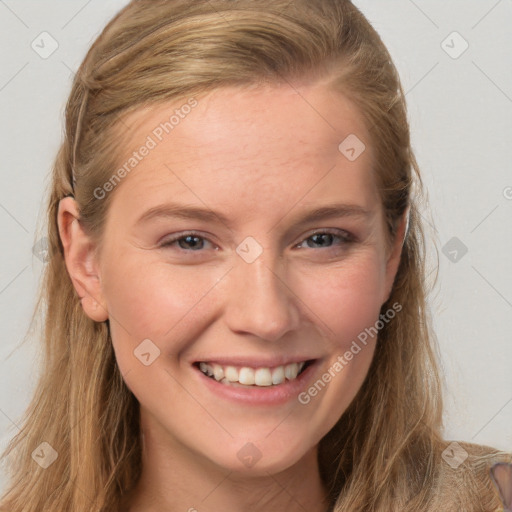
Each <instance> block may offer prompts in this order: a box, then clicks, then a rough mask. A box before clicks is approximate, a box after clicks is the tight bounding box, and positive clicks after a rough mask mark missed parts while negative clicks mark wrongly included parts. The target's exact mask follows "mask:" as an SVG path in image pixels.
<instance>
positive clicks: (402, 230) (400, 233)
mask: <svg viewBox="0 0 512 512" xmlns="http://www.w3.org/2000/svg"><path fill="white" fill-rule="evenodd" d="M409 212H410V206H408V207H407V209H406V210H405V212H404V214H403V216H402V218H401V219H400V222H399V224H398V227H397V230H396V234H395V239H394V240H393V244H392V246H391V248H390V249H388V251H387V261H386V289H385V290H386V294H385V297H384V301H383V302H382V304H384V303H385V302H386V301H387V300H388V299H389V296H390V295H391V290H392V289H393V283H394V281H395V277H396V273H397V271H398V266H399V265H400V257H401V255H402V248H403V246H404V243H405V238H406V236H407V232H408V230H409Z"/></svg>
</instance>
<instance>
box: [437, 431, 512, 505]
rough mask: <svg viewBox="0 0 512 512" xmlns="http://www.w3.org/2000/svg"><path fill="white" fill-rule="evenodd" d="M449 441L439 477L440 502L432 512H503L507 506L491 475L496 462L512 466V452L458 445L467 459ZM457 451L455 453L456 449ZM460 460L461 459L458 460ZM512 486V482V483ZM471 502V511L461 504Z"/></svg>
mask: <svg viewBox="0 0 512 512" xmlns="http://www.w3.org/2000/svg"><path fill="white" fill-rule="evenodd" d="M450 445H451V442H450V441H447V442H446V446H447V451H446V452H443V453H444V457H443V458H444V460H443V462H444V463H443V464H442V465H441V472H440V476H439V481H438V485H439V492H438V494H437V499H436V500H435V502H434V503H432V506H431V507H429V511H430V510H432V511H434V510H435V511H440V512H441V511H442V512H503V510H504V504H503V502H502V501H501V499H500V494H499V491H498V489H497V487H496V486H495V484H494V482H493V481H492V479H491V476H490V469H491V467H492V466H493V464H495V463H497V462H507V463H512V453H507V452H500V451H499V450H496V449H495V448H491V447H489V446H483V445H477V444H472V443H466V442H461V441H459V442H458V443H457V445H458V446H460V447H461V448H462V449H463V450H465V452H467V454H468V456H467V458H466V459H465V460H464V461H463V462H462V463H461V464H460V465H458V462H459V461H461V460H462V458H464V457H465V454H464V452H463V451H461V450H459V449H458V446H457V445H455V446H452V448H450ZM454 448H455V450H454ZM457 458H458V460H457ZM511 485H512V482H511ZM468 498H469V501H470V502H471V503H472V505H471V506H470V508H467V510H466V509H465V508H461V503H464V502H468Z"/></svg>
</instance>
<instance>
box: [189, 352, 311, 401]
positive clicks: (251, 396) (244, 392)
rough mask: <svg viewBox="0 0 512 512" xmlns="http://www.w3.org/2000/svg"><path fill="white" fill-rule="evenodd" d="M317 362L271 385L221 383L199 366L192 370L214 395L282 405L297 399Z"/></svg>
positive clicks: (233, 399) (235, 399) (234, 399)
mask: <svg viewBox="0 0 512 512" xmlns="http://www.w3.org/2000/svg"><path fill="white" fill-rule="evenodd" d="M318 364H319V359H317V360H315V361H314V362H313V363H310V365H309V366H308V367H307V368H306V369H305V370H304V371H303V372H302V373H301V374H300V375H299V376H298V377H297V378H296V379H293V380H285V381H284V382H283V383H282V384H278V385H273V386H247V387H239V386H230V385H229V384H221V383H220V382H217V381H216V380H215V379H213V378H211V377H208V376H206V375H205V374H204V373H203V372H202V371H201V370H200V369H199V368H197V367H195V366H194V370H195V371H196V372H197V373H198V374H199V378H200V381H201V382H202V383H203V384H204V385H205V386H206V387H207V388H208V389H209V390H210V391H211V392H212V393H214V394H215V395H216V396H220V397H222V398H225V399H227V400H232V401H234V402H237V403H246V404H253V405H283V404H285V403H287V402H289V401H290V400H293V399H295V400H296V399H297V397H298V395H299V394H300V393H301V392H302V391H303V390H304V389H306V387H307V384H308V381H309V380H310V379H311V378H312V376H313V375H314V373H315V372H316V369H317V367H318Z"/></svg>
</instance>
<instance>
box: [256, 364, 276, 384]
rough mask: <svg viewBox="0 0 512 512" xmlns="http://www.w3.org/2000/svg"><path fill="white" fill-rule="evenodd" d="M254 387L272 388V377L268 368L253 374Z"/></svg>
mask: <svg viewBox="0 0 512 512" xmlns="http://www.w3.org/2000/svg"><path fill="white" fill-rule="evenodd" d="M254 383H255V384H256V386H272V375H271V373H270V370H269V369H268V368H258V369H257V370H256V371H255V372H254Z"/></svg>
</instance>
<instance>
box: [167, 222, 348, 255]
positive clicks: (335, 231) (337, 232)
mask: <svg viewBox="0 0 512 512" xmlns="http://www.w3.org/2000/svg"><path fill="white" fill-rule="evenodd" d="M317 234H330V235H333V236H337V237H339V238H340V239H341V240H342V243H343V244H348V243H353V242H356V241H357V237H355V236H354V235H353V234H352V233H350V232H349V231H346V230H345V229H341V228H316V229H314V230H313V231H310V232H309V233H306V234H304V235H301V238H300V241H298V242H295V243H294V244H293V247H294V248H295V247H297V246H298V245H300V244H302V243H303V242H305V241H306V240H308V239H309V238H311V237H312V236H314V235H317ZM187 236H196V237H198V238H201V239H203V240H206V241H207V242H208V243H210V244H212V245H213V246H214V250H218V249H219V248H218V246H217V245H216V244H215V243H214V242H212V241H211V240H210V238H209V235H205V234H203V233H201V232H199V231H193V230H190V231H183V232H181V233H177V234H174V235H172V236H171V238H168V239H165V238H164V240H163V241H162V242H160V243H159V244H158V246H159V247H163V248H166V247H168V246H169V247H170V246H172V245H173V244H174V243H176V242H178V241H179V240H181V239H183V238H186V237H187ZM333 247H335V246H333ZM329 248H330V247H327V249H329ZM182 250H183V251H184V252H191V253H193V252H198V253H199V252H202V251H193V250H190V251H186V250H185V249H182Z"/></svg>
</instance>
